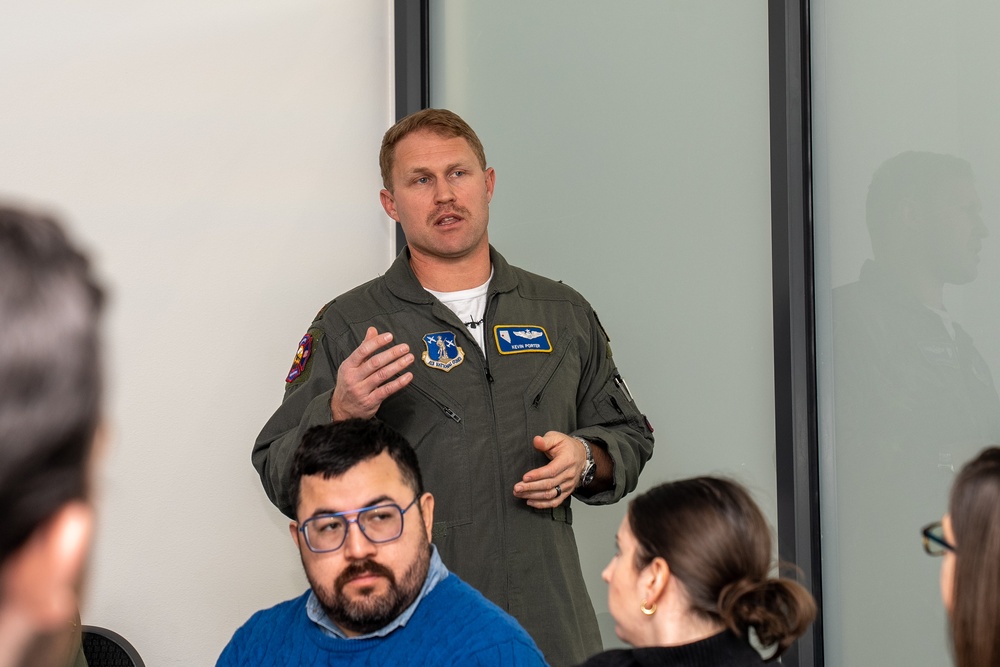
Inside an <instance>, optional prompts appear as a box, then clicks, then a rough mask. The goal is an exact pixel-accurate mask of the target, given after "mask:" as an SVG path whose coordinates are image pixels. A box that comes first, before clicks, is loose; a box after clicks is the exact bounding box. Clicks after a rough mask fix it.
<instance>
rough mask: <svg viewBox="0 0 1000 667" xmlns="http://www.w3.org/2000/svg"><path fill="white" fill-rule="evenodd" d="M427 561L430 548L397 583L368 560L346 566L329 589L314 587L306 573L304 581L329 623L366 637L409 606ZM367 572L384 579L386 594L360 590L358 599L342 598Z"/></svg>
mask: <svg viewBox="0 0 1000 667" xmlns="http://www.w3.org/2000/svg"><path fill="white" fill-rule="evenodd" d="M430 560H431V554H430V548H427V549H421V550H420V553H419V555H418V557H417V558H416V560H414V561H413V563H412V564H411V565H410V567H409V568H408V569H407V570H406V572H404V573H403V576H402V578H401V580H400V581H399V582H397V581H396V577H395V575H393V573H392V571H391V570H390V569H389V568H387V567H386V566H384V565H382V564H381V563H376V562H375V561H371V560H363V561H358V562H355V563H351V564H350V565H348V566H347V568H345V569H344V571H343V572H341V573H340V576H339V577H337V580H336V581H335V582H334V583H333V587H332V589H331V588H325V587H323V586H320V585H318V584H317V582H315V581H313V580H312V577H310V576H309V573H308V571H306V577H307V578H308V579H309V585H310V586H312V589H313V592H314V593H315V594H316V598H317V599H318V600H319V602H320V604H321V605H322V607H323V610H324V611H325V612H326V615H327V616H329V617H330V620H332V621H333V622H334V623H336V624H337V626H338V627H340V628H341V629H343V630H346V631H348V632H356V633H358V634H361V635H366V634H368V633H370V632H375V631H376V630H379V629H381V628H384V627H385V626H387V625H389V623H391V622H392V621H393V620H394V619H395V618H396V617H397V616H399V615H400V614H401V613H403V610H404V609H406V608H407V607H409V606H410V605H411V604H413V601H414V600H416V599H417V595H418V594H419V593H420V589H421V588H423V585H424V581H425V580H426V579H427V570H428V568H429V566H430ZM368 572H370V573H372V574H375V575H378V576H382V577H385V579H386V581H387V582H388V590H387V591H386V592H385V593H384V594H383V595H381V596H375V595H374V594H373V592H372V590H370V589H361V597H358V598H355V599H353V600H351V599H348V598H347V597H346V596H345V595H344V586H345V585H346V584H347V582H348V581H349V580H350V579H352V578H354V577H357V576H358V575H361V574H364V573H368Z"/></svg>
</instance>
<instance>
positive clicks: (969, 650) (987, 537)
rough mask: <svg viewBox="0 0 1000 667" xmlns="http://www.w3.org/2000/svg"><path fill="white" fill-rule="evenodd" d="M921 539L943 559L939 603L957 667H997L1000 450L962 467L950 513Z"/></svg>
mask: <svg viewBox="0 0 1000 667" xmlns="http://www.w3.org/2000/svg"><path fill="white" fill-rule="evenodd" d="M922 534H923V540H924V551H926V552H927V553H928V554H929V555H931V556H942V557H943V560H942V562H941V599H942V601H943V602H944V606H945V609H946V610H947V611H948V620H949V626H950V630H951V639H952V644H953V649H954V656H955V664H956V665H957V666H958V667H984V666H986V665H1000V447H988V448H986V449H984V450H983V451H982V452H980V453H979V455H978V456H977V457H976V458H975V459H973V460H972V461H970V462H969V463H967V464H966V465H965V467H963V468H962V471H961V472H960V473H959V474H958V477H957V478H956V480H955V484H954V486H953V487H952V490H951V500H950V502H949V507H948V514H945V515H944V517H943V518H942V519H941V521H939V522H936V523H932V524H930V525H929V526H926V527H924V529H923V531H922Z"/></svg>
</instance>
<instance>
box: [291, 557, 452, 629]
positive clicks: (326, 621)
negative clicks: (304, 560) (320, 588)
mask: <svg viewBox="0 0 1000 667" xmlns="http://www.w3.org/2000/svg"><path fill="white" fill-rule="evenodd" d="M448 574H450V573H449V572H448V568H447V567H445V564H444V561H442V560H441V557H440V556H439V555H438V551H437V547H436V546H434V545H433V544H432V545H431V562H430V566H429V567H428V568H427V578H426V579H425V580H424V585H423V587H422V588H421V589H420V594H419V595H417V599H416V600H414V601H413V602H412V603H411V604H410V606H409V607H407V608H406V609H404V610H403V613H402V614H400V615H399V616H397V617H396V618H395V619H393V621H392V622H391V623H389V625H387V626H385V627H383V628H379V629H378V630H376V631H375V632H370V633H368V634H367V635H359V636H357V637H348V636H347V635H346V634H344V631H343V630H341V629H340V628H338V627H337V625H336V624H335V623H334V622H333V621H331V620H330V617H329V616H327V615H326V611H324V610H323V605H321V604H320V603H319V600H318V599H317V598H316V593H315V592H313V591H309V599H308V600H306V614H307V615H308V616H309V620H310V621H312V622H313V623H315V624H316V625H318V626H319V627H320V629H321V630H323V632H324V633H325V634H327V635H329V636H331V637H339V638H341V639H373V638H374V637H385V636H386V635H388V634H389V633H390V632H392V631H393V630H395V629H396V628H401V627H403V626H404V625H406V622H407V621H409V620H410V617H411V616H413V612H415V611H416V610H417V605H419V604H420V601H421V600H423V599H424V598H425V597H427V594H428V593H430V592H431V591H432V590H434V587H435V586H437V585H438V582H440V581H441V580H442V579H444V578H445V577H447V576H448Z"/></svg>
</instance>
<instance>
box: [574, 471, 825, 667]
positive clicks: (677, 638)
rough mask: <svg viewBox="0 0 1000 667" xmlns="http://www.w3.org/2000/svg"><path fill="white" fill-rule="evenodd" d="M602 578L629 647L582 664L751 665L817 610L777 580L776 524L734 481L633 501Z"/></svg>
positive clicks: (683, 483) (685, 485)
mask: <svg viewBox="0 0 1000 667" xmlns="http://www.w3.org/2000/svg"><path fill="white" fill-rule="evenodd" d="M615 541H616V544H617V550H616V552H615V556H614V557H613V558H612V559H611V562H610V563H609V564H608V566H607V567H606V568H604V572H603V573H602V574H601V578H603V579H604V581H605V582H607V584H608V608H609V610H610V611H611V616H612V617H613V618H614V620H615V633H616V634H617V635H618V636H619V637H620V638H621V639H622V640H623V641H625V642H627V643H629V644H631V645H632V646H633V647H635V648H632V649H627V650H625V649H618V650H612V651H605V652H604V653H599V654H597V655H595V656H593V657H591V658H590V660H588V661H587V662H586V663H584V665H585V667H629V666H640V665H641V666H642V667H652V666H654V665H684V666H691V667H698V666H705V667H708V666H711V667H744V666H748V665H761V664H764V662H765V660H764V659H763V658H761V656H760V654H759V653H758V652H757V651H756V650H755V649H754V648H753V646H751V644H750V632H751V630H753V633H754V634H755V635H756V637H755V639H756V642H757V644H758V645H760V646H762V647H765V648H767V649H768V650H769V651H770V653H769V657H768V658H767V660H768V661H769V660H774V659H775V658H777V657H778V656H779V655H781V654H782V653H784V652H785V650H786V649H788V647H789V646H791V645H792V642H794V641H795V640H796V639H798V638H799V636H801V635H802V634H803V633H804V632H805V631H806V629H807V628H808V627H809V624H810V623H812V621H813V618H815V616H816V604H815V602H814V601H813V598H812V596H811V595H810V594H809V592H808V591H806V589H805V588H803V587H802V586H801V585H799V584H798V583H796V582H794V581H791V580H789V579H783V578H772V577H771V576H770V572H771V532H770V528H769V527H768V525H767V521H766V520H765V519H764V515H763V514H762V513H761V511H760V509H759V508H758V507H757V505H756V503H754V501H753V499H752V498H751V497H750V494H749V493H748V492H747V491H746V489H744V488H743V487H742V486H740V485H739V484H737V483H736V482H733V481H730V480H727V479H721V478H716V477H697V478H694V479H685V480H680V481H677V482H670V483H667V484H661V485H660V486H657V487H655V488H653V489H650V490H649V491H647V492H646V493H644V494H642V495H640V496H638V497H637V498H636V499H635V500H633V501H632V502H631V504H630V505H629V509H628V514H627V515H626V517H625V518H624V519H623V520H622V523H621V526H620V527H619V529H618V535H617V536H616V540H615Z"/></svg>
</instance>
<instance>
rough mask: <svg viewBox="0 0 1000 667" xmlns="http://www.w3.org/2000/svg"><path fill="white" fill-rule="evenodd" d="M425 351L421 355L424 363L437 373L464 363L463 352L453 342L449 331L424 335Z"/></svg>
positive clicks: (451, 333) (453, 337) (452, 336)
mask: <svg viewBox="0 0 1000 667" xmlns="http://www.w3.org/2000/svg"><path fill="white" fill-rule="evenodd" d="M424 345H426V346H427V351H426V352H424V353H423V355H422V358H423V360H424V363H425V364H427V365H428V366H430V367H431V368H436V369H438V370H439V371H445V372H448V371H450V370H451V369H452V368H454V367H455V366H458V365H459V364H460V363H462V362H463V361H465V352H463V351H462V348H461V347H460V346H459V345H458V343H457V342H456V340H455V334H454V333H453V332H451V331H438V332H437V333H429V334H426V335H424Z"/></svg>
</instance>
